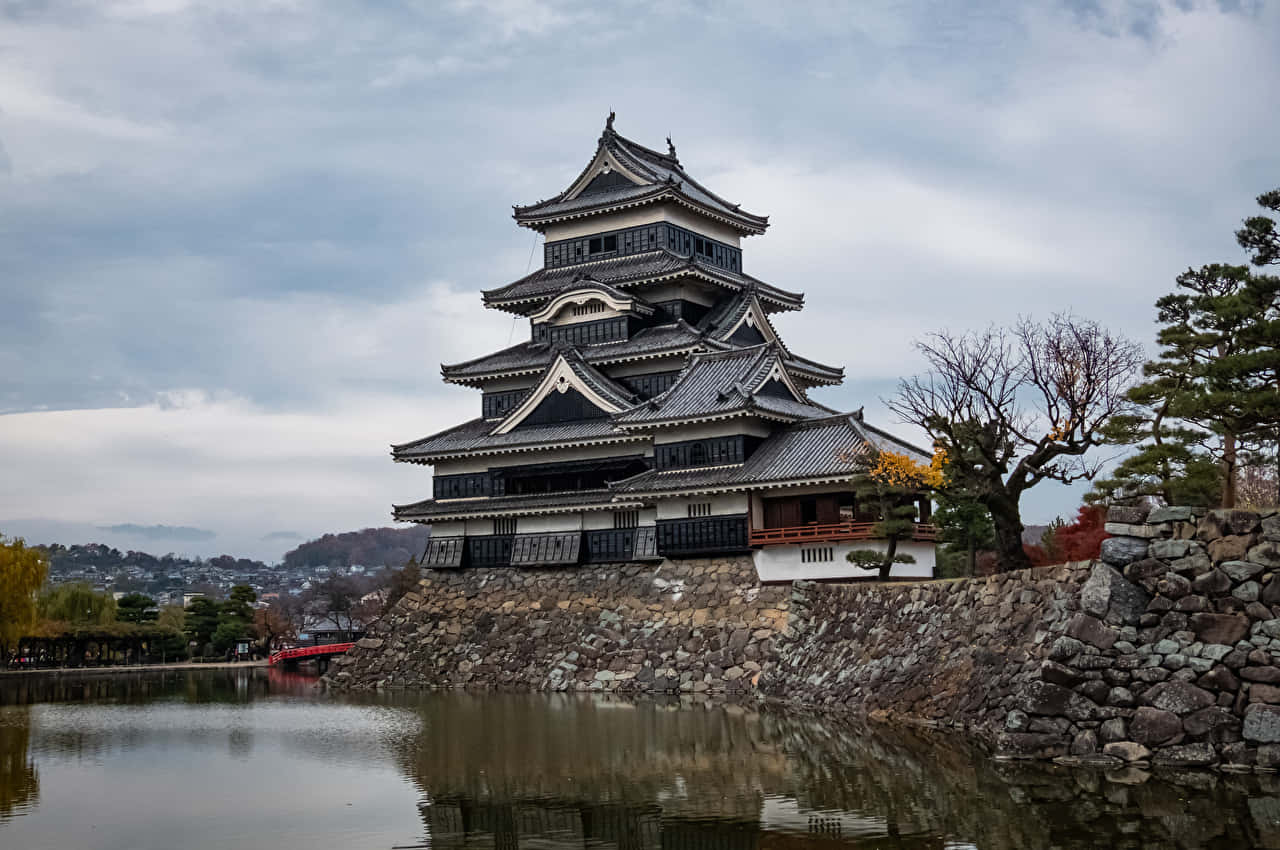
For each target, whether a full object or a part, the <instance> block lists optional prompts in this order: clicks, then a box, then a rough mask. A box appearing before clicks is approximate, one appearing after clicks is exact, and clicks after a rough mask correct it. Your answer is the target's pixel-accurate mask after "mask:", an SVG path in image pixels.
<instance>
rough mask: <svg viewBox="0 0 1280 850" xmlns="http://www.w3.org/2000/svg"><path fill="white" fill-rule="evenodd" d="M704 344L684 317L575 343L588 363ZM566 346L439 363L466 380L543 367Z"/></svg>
mask: <svg viewBox="0 0 1280 850" xmlns="http://www.w3.org/2000/svg"><path fill="white" fill-rule="evenodd" d="M702 345H705V342H704V340H703V339H702V337H701V335H700V334H699V333H698V332H697V331H696V330H694V329H693V328H692V327H690V326H689V324H688V323H686V322H683V321H676V322H671V323H668V324H665V325H656V326H654V327H651V328H644V329H643V330H640V331H638V332H637V333H636V335H635V336H633V337H631V338H630V339H627V340H622V341H619V342H603V343H598V344H596V345H580V346H577V347H576V350H577V351H578V353H579V354H581V355H582V357H583V359H585V360H586V361H587V362H588V363H593V364H598V363H612V362H616V361H618V360H625V359H629V358H632V357H643V356H657V355H660V354H662V353H664V352H673V353H680V352H685V351H688V350H690V349H692V348H694V347H698V346H702ZM561 350H568V349H567V348H565V347H560V348H557V347H556V346H553V345H551V344H550V343H545V342H522V343H520V344H519V345H513V346H511V347H510V348H504V349H502V350H501V351H496V352H494V353H493V354H487V355H485V356H484V357H477V358H475V359H474V360H466V361H463V362H462V363H454V364H452V365H446V366H441V367H440V372H441V374H442V375H444V378H445V380H447V381H466V380H468V379H472V378H477V377H479V376H482V375H494V374H500V373H509V372H522V371H524V372H530V371H538V370H541V369H543V368H545V367H546V366H547V365H549V364H550V363H551V361H552V360H553V359H554V358H555V356H556V353H557V352H558V351H561Z"/></svg>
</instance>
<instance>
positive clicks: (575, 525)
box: [516, 513, 582, 534]
mask: <svg viewBox="0 0 1280 850" xmlns="http://www.w3.org/2000/svg"><path fill="white" fill-rule="evenodd" d="M581 530H582V514H581V513H573V514H549V515H547V516H522V517H520V520H519V522H518V524H517V526H516V533H517V534H538V533H539V532H544V531H581Z"/></svg>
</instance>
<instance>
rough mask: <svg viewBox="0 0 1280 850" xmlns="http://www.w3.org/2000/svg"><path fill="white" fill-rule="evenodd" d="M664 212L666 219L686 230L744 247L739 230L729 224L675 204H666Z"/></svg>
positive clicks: (736, 246) (727, 243)
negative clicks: (704, 216)
mask: <svg viewBox="0 0 1280 850" xmlns="http://www.w3.org/2000/svg"><path fill="white" fill-rule="evenodd" d="M663 214H664V217H665V218H666V220H667V221H669V222H671V223H672V224H674V225H677V226H679V227H683V228H685V229H686V230H692V231H693V232H695V233H701V234H702V235H703V236H710V237H711V238H712V239H715V240H716V241H718V242H723V243H724V244H726V245H732V246H733V247H735V248H741V247H742V237H741V236H739V235H738V231H736V230H734V229H733V228H732V227H730V226H729V225H727V224H721V223H720V222H718V221H712V220H711V219H709V218H703V217H702V216H700V215H698V214H697V213H696V212H693V211H692V210H689V209H686V208H685V207H678V206H676V205H674V204H670V205H666V206H664V208H663Z"/></svg>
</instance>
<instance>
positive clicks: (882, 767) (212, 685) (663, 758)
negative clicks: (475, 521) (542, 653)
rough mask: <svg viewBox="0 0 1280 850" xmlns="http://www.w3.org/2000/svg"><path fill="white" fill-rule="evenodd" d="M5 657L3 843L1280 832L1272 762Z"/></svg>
mask: <svg viewBox="0 0 1280 850" xmlns="http://www.w3.org/2000/svg"><path fill="white" fill-rule="evenodd" d="M312 684H313V682H312V680H311V679H308V678H305V677H300V676H296V675H288V674H280V673H275V672H272V673H270V674H268V673H267V671H265V670H234V671H202V672H198V673H167V674H160V673H157V674H147V675H134V676H124V677H109V678H108V677H98V678H86V679H82V680H79V681H75V680H67V679H60V680H52V679H33V678H21V679H19V678H14V677H6V678H0V848H2V850H43V849H44V848H50V850H52V848H57V850H68V849H69V848H76V850H81V848H111V850H117V848H118V850H149V849H150V848H155V850H175V848H182V850H205V848H210V850H212V848H217V850H234V848H259V847H261V848H277V849H278V850H322V849H323V848H330V847H332V848H344V850H345V848H369V850H389V848H393V847H432V848H464V847H465V848H569V847H573V848H620V849H621V848H627V850H630V849H631V848H634V850H641V848H654V850H657V848H672V850H676V849H677V848H689V849H690V850H694V848H697V850H737V848H795V850H818V848H831V850H835V848H851V847H858V848H873V847H874V848H938V850H947V849H949V848H969V847H977V848H1011V849H1012V848H1038V847H1046V848H1047V847H1063V848H1076V847H1221V848H1239V847H1250V846H1256V847H1275V848H1280V781H1278V780H1277V778H1276V777H1275V776H1243V777H1240V776H1213V775H1208V774H1196V773H1186V774H1170V773H1156V774H1152V775H1147V774H1146V773H1143V772H1140V771H1127V772H1120V773H1111V774H1106V773H1099V772H1088V771H1079V770H1074V771H1073V770H1068V769H1065V768H1053V767H1045V766H1033V765H1027V764H1011V763H999V762H993V761H990V760H988V759H986V758H985V757H983V756H982V755H981V754H980V753H977V752H974V751H972V750H970V749H968V748H965V747H963V746H961V745H959V744H957V743H956V742H955V741H954V740H953V739H950V738H947V737H938V736H929V737H921V736H919V735H917V734H915V733H911V732H907V731H901V730H886V729H881V728H873V729H871V730H866V729H859V728H857V727H853V726H849V725H845V724H842V723H836V722H831V721H820V720H816V719H813V718H809V717H796V716H792V715H783V714H778V713H772V712H769V713H763V714H762V713H759V712H757V711H754V710H750V709H748V708H744V707H741V706H735V705H732V704H728V705H726V704H722V703H715V702H696V703H695V702H687V701H686V702H683V703H681V702H672V703H663V702H660V701H640V702H634V703H633V702H625V701H619V700H608V699H603V698H594V699H593V698H588V697H581V698H579V697H544V696H535V695H475V696H472V695H465V694H453V693H450V694H423V695H416V694H409V695H404V694H401V695H392V696H378V697H363V698H361V697H334V696H329V695H325V694H322V693H319V692H317V691H316V690H315V689H314V688H313V687H312Z"/></svg>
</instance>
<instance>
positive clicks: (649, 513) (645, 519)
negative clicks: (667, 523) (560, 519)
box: [582, 508, 657, 531]
mask: <svg viewBox="0 0 1280 850" xmlns="http://www.w3.org/2000/svg"><path fill="white" fill-rule="evenodd" d="M656 516H657V511H655V510H654V509H653V508H641V509H640V524H641V525H653V521H654V519H655V517H656ZM609 528H613V511H586V512H585V513H583V515H582V530H583V531H601V530H604V529H609Z"/></svg>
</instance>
